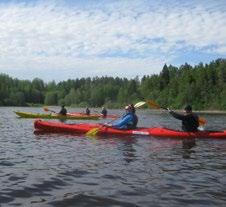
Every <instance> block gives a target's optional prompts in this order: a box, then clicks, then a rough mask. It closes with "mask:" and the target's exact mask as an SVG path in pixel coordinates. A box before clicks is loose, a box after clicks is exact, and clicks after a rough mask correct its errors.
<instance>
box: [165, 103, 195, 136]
mask: <svg viewBox="0 0 226 207" xmlns="http://www.w3.org/2000/svg"><path fill="white" fill-rule="evenodd" d="M168 111H169V113H170V114H171V115H172V116H173V117H174V118H176V119H179V120H181V121H182V130H183V131H186V132H196V131H198V127H199V117H198V115H197V114H195V113H193V112H192V106H191V105H187V106H185V108H184V111H185V113H184V114H179V113H176V112H174V111H172V110H170V109H168Z"/></svg>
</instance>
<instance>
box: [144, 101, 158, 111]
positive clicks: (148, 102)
mask: <svg viewBox="0 0 226 207" xmlns="http://www.w3.org/2000/svg"><path fill="white" fill-rule="evenodd" d="M146 103H147V105H148V106H149V107H150V108H154V109H160V108H161V106H159V105H158V104H157V103H156V102H154V101H152V100H147V101H146Z"/></svg>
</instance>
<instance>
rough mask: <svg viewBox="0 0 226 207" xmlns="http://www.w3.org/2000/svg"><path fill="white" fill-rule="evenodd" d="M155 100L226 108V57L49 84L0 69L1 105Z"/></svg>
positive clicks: (120, 103)
mask: <svg viewBox="0 0 226 207" xmlns="http://www.w3.org/2000/svg"><path fill="white" fill-rule="evenodd" d="M145 99H152V100H155V101H156V102H158V103H159V104H161V105H163V106H167V107H168V106H169V107H172V108H174V109H179V108H181V107H183V106H184V105H185V104H187V103H189V104H192V105H193V108H194V109H196V110H200V109H202V110H203V109H209V110H213V109H214V110H216V109H218V110H226V59H217V60H214V61H212V62H210V63H209V64H205V65H204V64H203V63H200V64H198V65H196V66H191V65H189V64H187V63H185V64H184V65H181V66H180V67H175V66H172V65H169V66H167V65H164V66H163V68H162V71H161V72H160V73H159V74H154V75H147V76H143V77H142V78H141V79H139V78H138V77H136V78H134V79H127V78H119V77H116V78H113V77H94V78H80V79H78V78H76V79H68V80H67V81H61V82H59V83H56V82H55V81H51V82H48V83H45V82H44V81H43V80H41V79H39V78H35V79H33V80H19V79H16V78H11V77H9V76H8V75H6V74H0V106H29V105H43V104H45V105H66V106H78V107H85V106H89V107H100V106H103V105H105V106H106V107H108V108H117V107H119V108H121V107H122V106H124V105H125V104H128V103H136V102H138V101H141V100H145Z"/></svg>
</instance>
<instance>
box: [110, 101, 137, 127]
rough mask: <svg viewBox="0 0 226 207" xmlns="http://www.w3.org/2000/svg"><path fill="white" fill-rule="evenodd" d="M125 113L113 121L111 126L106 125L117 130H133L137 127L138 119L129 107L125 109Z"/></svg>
mask: <svg viewBox="0 0 226 207" xmlns="http://www.w3.org/2000/svg"><path fill="white" fill-rule="evenodd" d="M125 110H126V113H125V114H124V115H123V116H122V117H121V118H119V119H117V120H115V121H114V122H113V123H112V124H106V125H107V126H111V127H113V128H117V129H135V128H136V127H137V122H138V118H137V116H136V114H135V113H133V108H132V106H131V105H128V106H126V107H125Z"/></svg>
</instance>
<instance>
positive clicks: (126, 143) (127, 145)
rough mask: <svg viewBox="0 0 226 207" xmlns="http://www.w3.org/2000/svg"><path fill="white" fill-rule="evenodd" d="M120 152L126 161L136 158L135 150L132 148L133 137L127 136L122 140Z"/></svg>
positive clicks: (134, 141) (134, 142)
mask: <svg viewBox="0 0 226 207" xmlns="http://www.w3.org/2000/svg"><path fill="white" fill-rule="evenodd" d="M122 144H123V146H122V154H123V157H124V160H125V161H126V162H127V163H130V162H133V161H135V160H136V150H135V148H134V146H133V145H134V144H136V139H135V138H127V139H125V140H123V142H122Z"/></svg>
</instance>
